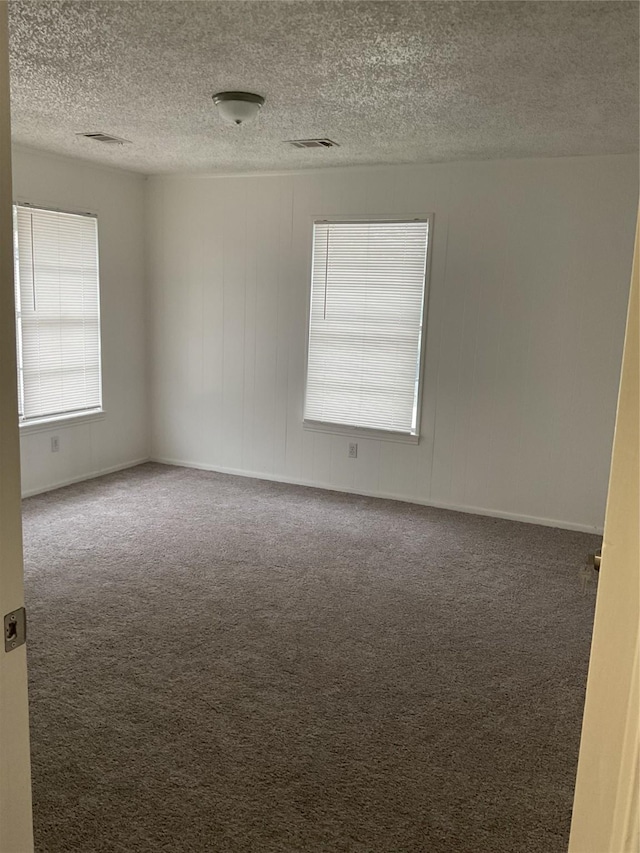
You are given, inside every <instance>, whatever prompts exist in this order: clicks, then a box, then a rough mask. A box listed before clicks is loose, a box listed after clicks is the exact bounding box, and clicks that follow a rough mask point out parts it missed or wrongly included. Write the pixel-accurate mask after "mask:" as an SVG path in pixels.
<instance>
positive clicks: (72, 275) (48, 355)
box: [14, 205, 102, 423]
mask: <svg viewBox="0 0 640 853" xmlns="http://www.w3.org/2000/svg"><path fill="white" fill-rule="evenodd" d="M14 242H15V291H16V325H17V349H18V401H19V412H20V420H21V422H22V423H28V422H30V421H38V420H46V419H49V418H51V419H53V418H57V417H64V416H65V415H67V416H68V415H73V414H80V413H85V412H91V411H99V410H100V409H101V405H102V388H101V384H102V383H101V369H100V294H99V280H98V225H97V220H96V218H95V216H88V215H87V216H84V215H79V214H74V213H60V212H57V211H52V210H42V209H39V208H35V207H27V206H22V205H16V206H15V207H14Z"/></svg>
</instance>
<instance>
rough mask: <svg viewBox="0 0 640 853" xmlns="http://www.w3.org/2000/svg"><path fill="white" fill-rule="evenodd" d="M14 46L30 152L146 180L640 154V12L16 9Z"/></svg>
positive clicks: (302, 1)
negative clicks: (240, 99)
mask: <svg viewBox="0 0 640 853" xmlns="http://www.w3.org/2000/svg"><path fill="white" fill-rule="evenodd" d="M10 39H11V42H10V50H11V74H12V83H11V94H12V115H13V136H14V141H16V142H18V143H22V144H26V145H30V146H34V147H37V148H43V149H47V150H49V151H55V152H60V153H64V154H71V155H74V156H78V157H83V158H86V159H90V160H95V161H98V162H102V163H108V164H112V165H118V166H122V167H124V168H128V169H133V170H137V171H141V172H145V173H162V172H173V171H208V172H215V171H245V170H268V169H298V168H306V167H310V166H329V165H347V164H349V165H351V164H372V163H415V162H433V161H439V160H455V159H481V158H500V157H528V156H544V155H550V156H558V155H577V154H602V153H618V152H628V151H635V150H637V147H638V3H637V2H609V0H605V2H591V0H587V2H574V1H573V0H571V2H564V1H563V0H557V2H533V1H532V0H527V2H511V1H509V2H456V0H451V2H431V0H427V1H426V2H422V0H409V2H403V1H402V0H390V2H385V0H374V2H359V0H345V2H340V0H333V2H319V0H293V2H279V0H255V1H254V2H243V0H231V2H215V0H211V2H191V1H190V0H178V2H163V0H147V2H118V0H106V2H93V1H92V0H75V2H59V0H56V2H35V0H12V2H10ZM224 89H241V90H246V91H251V92H258V93H259V94H261V95H264V96H265V98H266V104H265V106H264V107H263V109H262V111H261V113H260V115H259V117H258V120H257V121H256V122H255V123H253V124H251V125H247V126H243V127H240V128H236V127H233V126H228V125H226V124H224V123H223V122H222V121H221V119H220V117H219V116H218V115H217V114H216V111H215V108H214V106H213V103H212V101H211V96H212V94H214V93H215V92H218V91H221V90H224ZM84 131H104V132H106V133H110V134H113V135H115V136H118V137H122V138H125V139H128V140H131V144H130V145H125V146H118V147H108V146H105V145H103V144H100V143H97V142H91V141H88V140H84V139H79V138H78V137H76V136H75V135H74V134H75V133H76V132H84ZM325 136H326V137H329V138H331V139H333V140H335V141H337V142H338V143H339V144H340V147H339V148H334V149H331V150H312V151H305V150H297V149H294V148H292V147H291V146H288V145H286V144H285V140H288V139H292V138H304V137H325Z"/></svg>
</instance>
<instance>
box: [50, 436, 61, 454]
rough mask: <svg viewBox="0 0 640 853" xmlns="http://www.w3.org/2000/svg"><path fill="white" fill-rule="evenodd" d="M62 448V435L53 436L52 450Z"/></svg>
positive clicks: (56, 450) (54, 451)
mask: <svg viewBox="0 0 640 853" xmlns="http://www.w3.org/2000/svg"><path fill="white" fill-rule="evenodd" d="M59 450H60V436H57V435H52V436H51V452H52V453H57V452H58V451H59Z"/></svg>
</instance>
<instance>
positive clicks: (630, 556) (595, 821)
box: [569, 230, 640, 853]
mask: <svg viewBox="0 0 640 853" xmlns="http://www.w3.org/2000/svg"><path fill="white" fill-rule="evenodd" d="M639 249H640V230H639V231H638V232H637V233H636V250H635V257H634V261H633V274H632V279H631V295H630V299H629V314H628V319H627V334H626V338H625V345H624V358H623V363H622V376H621V380H620V394H619V398H618V414H617V417H616V431H615V438H614V442H613V457H612V464H611V475H610V479H609V496H608V499H607V513H606V518H605V525H604V540H603V545H602V562H601V567H600V581H599V585H598V586H599V588H598V598H597V602H596V616H595V623H594V628H593V642H592V646H591V660H590V663H589V677H588V680H587V697H586V704H585V711H584V721H583V726H582V741H581V744H580V758H579V762H578V777H577V780H576V793H575V800H574V807H573V820H572V825H571V839H570V842H569V850H570V853H639V851H640V817H639V816H640V778H639V774H640V694H639V691H638V686H639V685H638V680H639V677H640V675H639V667H640V545H639V538H640V504H639V492H640V480H639V473H640V459H639V458H638V448H639V444H640V436H639V432H638V420H639V418H638V410H639V405H640V403H639V396H638V389H639V386H640V377H639V371H638V365H639V360H640V356H639V353H638V326H639V325H640V307H639V305H638V276H639V274H640V258H639V256H638V253H639ZM597 345H598V343H597V341H595V342H594V346H597ZM593 405H594V406H597V405H598V401H597V400H594V401H593Z"/></svg>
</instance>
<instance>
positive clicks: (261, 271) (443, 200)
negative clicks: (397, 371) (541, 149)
mask: <svg viewBox="0 0 640 853" xmlns="http://www.w3.org/2000/svg"><path fill="white" fill-rule="evenodd" d="M637 187H638V169H637V161H636V158H635V157H634V156H626V155H621V156H610V157H588V158H587V157H583V158H561V159H560V158H558V159H539V160H512V161H500V162H480V163H451V164H437V165H428V166H421V167H380V168H376V169H345V170H326V171H316V172H309V173H306V174H288V175H287V174H284V175H271V176H244V177H242V176H228V177H215V176H214V177H202V176H174V177H157V178H153V179H151V180H150V183H149V194H148V225H149V262H150V270H149V283H150V313H151V341H150V356H151V360H150V367H151V383H152V393H151V413H152V425H153V426H152V456H153V457H154V458H156V459H159V460H165V461H172V462H179V463H183V464H191V465H195V466H199V467H206V468H214V469H221V470H229V471H234V472H242V473H251V474H257V475H260V476H265V477H270V478H273V479H285V480H291V481H295V482H302V483H309V484H317V485H319V486H324V487H329V488H336V489H347V490H351V491H358V492H364V493H371V494H376V495H389V496H395V497H400V498H405V499H407V500H412V501H417V502H426V503H434V504H438V505H445V506H451V507H457V508H468V509H473V510H477V511H482V512H486V513H489V514H490V513H495V514H498V515H507V516H515V517H522V518H525V519H529V520H540V521H549V522H550V523H557V524H559V525H562V526H567V527H571V526H576V527H579V528H587V529H589V528H601V526H602V523H603V516H604V506H605V496H606V489H607V476H608V468H609V460H610V452H611V442H612V434H613V424H614V414H615V403H616V394H617V388H618V377H619V369H620V361H621V353H622V341H623V333H624V319H625V308H626V300H627V294H628V288H629V275H630V268H631V258H632V250H633V243H632V241H633V228H634V216H635V205H636V203H637ZM429 212H433V213H434V214H435V228H434V244H433V257H432V271H431V288H430V298H429V316H428V331H427V360H426V375H425V393H424V410H423V419H422V432H423V436H422V440H421V442H420V444H419V445H418V446H412V445H407V444H401V443H396V442H390V441H376V440H369V439H368V440H360V441H359V453H358V459H357V460H351V459H348V458H347V442H348V438H347V437H345V436H341V435H329V434H321V433H314V432H310V431H307V430H304V429H303V427H302V423H301V421H302V402H303V400H302V397H303V383H304V361H305V327H306V320H307V298H308V290H309V257H310V245H311V243H310V239H311V226H310V221H311V217H312V216H314V215H315V216H332V215H342V214H356V215H362V216H366V215H367V214H414V213H429Z"/></svg>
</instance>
